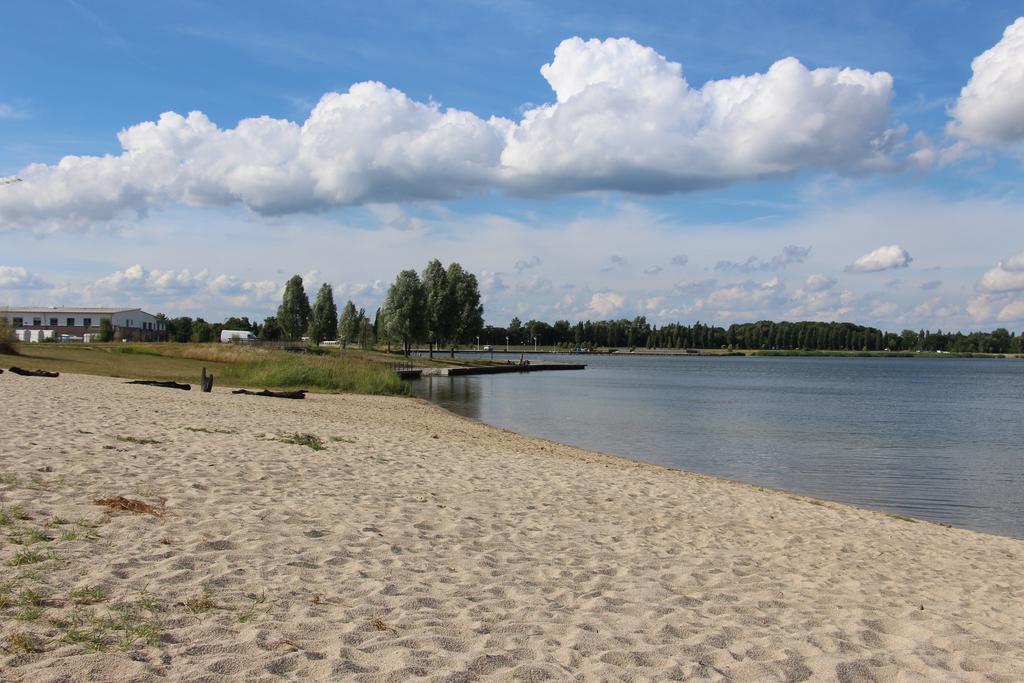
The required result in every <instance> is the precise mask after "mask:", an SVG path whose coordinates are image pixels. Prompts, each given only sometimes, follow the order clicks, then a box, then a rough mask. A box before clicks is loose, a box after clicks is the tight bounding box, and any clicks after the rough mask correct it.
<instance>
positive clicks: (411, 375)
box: [396, 362, 587, 379]
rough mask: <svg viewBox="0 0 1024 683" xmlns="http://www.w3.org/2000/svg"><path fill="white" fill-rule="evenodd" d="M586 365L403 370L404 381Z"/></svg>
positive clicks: (544, 364)
mask: <svg viewBox="0 0 1024 683" xmlns="http://www.w3.org/2000/svg"><path fill="white" fill-rule="evenodd" d="M586 367H587V366H586V364H584V363H533V362H531V363H524V364H519V363H509V364H507V365H459V366H451V367H443V368H436V367H435V368H401V369H399V370H396V372H397V373H398V376H399V377H401V378H402V379H419V378H420V377H463V376H466V375H500V374H506V373H513V372H545V371H551V370H585V369H586Z"/></svg>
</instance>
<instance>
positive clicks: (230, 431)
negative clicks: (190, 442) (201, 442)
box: [185, 427, 238, 434]
mask: <svg viewBox="0 0 1024 683" xmlns="http://www.w3.org/2000/svg"><path fill="white" fill-rule="evenodd" d="M185 429H187V430H188V431H190V432H201V433H203V434H237V433H238V432H236V431H235V430H234V429H207V428H206V427H185Z"/></svg>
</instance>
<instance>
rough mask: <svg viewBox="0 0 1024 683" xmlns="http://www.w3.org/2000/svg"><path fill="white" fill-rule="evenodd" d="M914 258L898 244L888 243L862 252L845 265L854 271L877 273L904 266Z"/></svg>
mask: <svg viewBox="0 0 1024 683" xmlns="http://www.w3.org/2000/svg"><path fill="white" fill-rule="evenodd" d="M913 260H914V259H913V258H912V257H911V256H910V254H909V253H907V250H906V249H904V248H903V247H901V246H900V245H898V244H889V245H886V246H884V247H879V248H878V249H875V250H874V251H872V252H869V253H867V254H864V255H863V256H861V257H860V258H859V259H857V260H856V261H854V262H853V264H852V265H850V266H848V267H847V270H849V271H851V272H854V273H877V272H879V271H882V270H891V269H893V268H906V267H907V266H909V265H910V262H911V261H913Z"/></svg>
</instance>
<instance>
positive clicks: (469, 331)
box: [448, 262, 484, 342]
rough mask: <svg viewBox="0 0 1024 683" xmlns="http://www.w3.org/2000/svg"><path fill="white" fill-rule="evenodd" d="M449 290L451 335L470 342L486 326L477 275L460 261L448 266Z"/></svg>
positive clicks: (453, 338)
mask: <svg viewBox="0 0 1024 683" xmlns="http://www.w3.org/2000/svg"><path fill="white" fill-rule="evenodd" d="M448 290H449V299H450V300H451V308H452V313H451V315H452V318H451V320H452V323H451V325H450V330H449V335H450V338H451V339H452V340H453V341H459V342H469V341H471V340H472V339H473V338H474V337H476V336H477V335H479V334H480V330H482V329H483V328H484V307H483V305H482V304H481V303H480V287H479V285H478V284H477V281H476V275H473V273H470V272H468V271H466V270H465V269H463V267H462V266H460V265H459V264H458V263H454V262H453V263H451V264H450V265H449V266H448Z"/></svg>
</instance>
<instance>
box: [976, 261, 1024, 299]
mask: <svg viewBox="0 0 1024 683" xmlns="http://www.w3.org/2000/svg"><path fill="white" fill-rule="evenodd" d="M978 289H980V290H982V291H985V292H1016V291H1021V290H1024V253H1021V254H1017V255H1016V256H1014V257H1012V258H1010V259H1007V260H1006V261H1002V262H1000V263H997V264H996V267H995V268H992V269H991V270H989V271H987V272H986V273H985V274H984V275H982V276H981V280H980V281H979V282H978Z"/></svg>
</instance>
